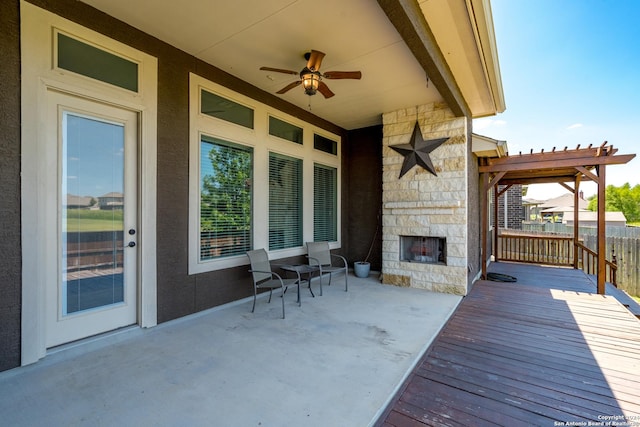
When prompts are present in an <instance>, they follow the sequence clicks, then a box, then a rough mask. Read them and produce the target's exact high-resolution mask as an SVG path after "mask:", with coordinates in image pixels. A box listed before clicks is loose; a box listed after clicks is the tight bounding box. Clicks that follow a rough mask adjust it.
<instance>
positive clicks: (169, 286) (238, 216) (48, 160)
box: [0, 0, 505, 370]
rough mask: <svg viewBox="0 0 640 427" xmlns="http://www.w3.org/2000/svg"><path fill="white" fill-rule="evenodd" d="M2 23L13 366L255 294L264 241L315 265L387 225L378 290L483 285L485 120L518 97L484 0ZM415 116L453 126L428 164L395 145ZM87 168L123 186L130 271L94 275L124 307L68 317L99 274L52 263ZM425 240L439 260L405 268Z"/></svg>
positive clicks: (38, 0) (404, 0)
mask: <svg viewBox="0 0 640 427" xmlns="http://www.w3.org/2000/svg"><path fill="white" fill-rule="evenodd" d="M310 13H311V14H312V16H309V14H310ZM0 25H1V26H2V29H3V36H2V37H0V49H1V51H2V52H3V60H2V62H0V81H1V82H2V90H1V91H0V96H1V97H2V103H0V109H1V110H2V114H0V116H1V117H3V120H2V121H1V122H0V133H2V135H3V138H2V140H0V151H1V152H2V168H0V190H1V191H2V194H3V215H2V223H1V227H2V233H3V239H2V240H1V241H0V253H1V254H2V257H0V258H1V259H0V269H1V270H2V272H3V275H2V276H3V280H2V283H1V284H0V291H1V293H2V299H1V300H0V323H1V324H2V328H1V329H0V348H1V349H2V351H1V352H0V370H6V369H10V368H13V367H16V366H19V365H24V364H29V363H33V362H36V361H37V360H39V359H40V358H42V357H44V356H46V354H47V350H48V349H49V348H52V347H55V346H58V345H61V344H64V343H67V342H71V341H76V340H80V339H83V338H85V337H89V336H92V335H96V334H100V333H104V332H108V331H112V330H115V329H117V328H121V327H123V326H130V325H138V326H140V327H153V326H155V325H157V324H158V323H162V322H166V321H168V320H171V319H176V318H179V317H182V316H186V315H189V314H192V313H195V312H198V311H201V310H205V309H207V308H210V307H214V306H219V305H222V304H225V303H229V302H232V301H236V300H239V299H242V298H245V297H248V296H249V295H251V293H252V287H251V278H250V275H249V273H248V272H247V270H248V259H247V257H246V256H245V252H246V250H248V249H252V248H266V249H267V250H268V251H269V256H270V259H272V260H276V261H277V262H281V263H302V262H305V257H304V255H305V253H306V250H305V245H304V242H306V241H313V240H326V241H329V242H330V245H331V248H332V249H333V250H335V251H336V252H338V253H341V254H342V255H344V256H346V257H347V258H348V259H349V261H350V262H354V261H357V260H359V259H362V258H364V256H365V255H366V254H367V251H368V247H369V245H370V243H371V239H372V238H373V236H374V235H376V231H377V230H378V229H379V228H380V229H381V233H378V234H377V235H378V236H381V239H378V240H377V241H376V242H375V248H374V251H373V253H372V256H371V261H372V268H373V269H375V270H380V271H381V273H382V278H383V281H384V283H396V284H405V285H409V286H414V287H420V288H426V289H432V290H435V291H447V292H456V293H459V294H466V292H467V290H468V287H469V286H470V285H471V283H472V282H473V280H474V278H476V277H478V274H479V272H480V268H481V262H480V259H481V253H480V231H479V230H480V209H479V205H480V195H479V194H480V188H482V187H481V185H480V183H479V166H478V157H477V155H476V154H474V152H473V150H472V147H471V145H472V144H471V139H472V137H471V134H472V119H473V118H476V117H484V116H491V115H495V114H497V113H499V112H502V111H503V110H504V108H505V106H504V99H503V93H502V85H501V79H500V71H499V65H498V58H497V49H496V46H495V39H494V33H493V22H492V16H491V8H490V5H489V1H487V0H451V1H439V2H438V1H424V2H418V1H417V0H380V1H379V2H371V1H369V0H349V1H330V2H322V3H317V2H312V1H311V0H300V1H296V2H280V1H277V0H265V1H260V2H256V1H249V0H238V1H234V2H229V4H225V5H224V6H220V5H219V2H203V1H187V2H176V1H173V0H153V1H152V0H138V1H135V2H131V1H126V2H125V1H123V0H85V1H75V0H57V1H55V2H52V1H49V0H28V1H24V0H7V1H3V2H1V3H0ZM313 49H315V50H317V51H322V52H325V53H326V56H324V57H323V56H322V55H321V54H320V53H312V54H311V57H310V58H309V59H308V60H307V59H306V58H305V57H304V54H305V52H310V51H311V50H313ZM265 66H266V67H269V68H268V69H267V70H261V67H265ZM305 66H309V67H311V68H314V70H303V68H304V67H305ZM316 68H319V69H320V70H319V71H318V70H317V69H316ZM282 70H285V71H284V72H282ZM286 70H290V71H286ZM300 70H303V71H304V72H303V73H302V75H304V76H305V77H304V82H303V81H302V76H301V75H300V73H299V72H300ZM329 71H334V73H333V74H331V73H329ZM344 71H354V72H355V71H360V72H361V73H362V78H361V79H360V80H358V79H354V78H349V79H340V77H356V75H357V73H346V74H345V73H341V72H344ZM319 78H322V82H318V79H319ZM325 84H326V85H327V86H325ZM314 85H318V86H317V92H318V93H317V94H315V95H314V96H310V95H308V94H307V93H312V92H313V91H314V90H315V89H314ZM303 86H304V87H305V89H306V92H305V89H303ZM307 86H308V87H307ZM284 89H288V90H284ZM278 92H284V93H278ZM332 93H335V96H331V97H327V98H325V96H324V95H327V96H329V95H331V94H332ZM323 94H324V95H323ZM416 123H418V124H419V134H422V137H423V138H424V139H425V140H432V139H440V138H448V139H447V140H446V141H445V142H442V144H441V145H440V146H438V147H437V148H433V150H432V151H431V152H430V153H428V155H429V158H430V160H431V161H432V163H433V168H434V170H433V172H434V173H431V172H429V171H428V170H425V169H424V168H423V167H421V166H419V165H418V166H413V167H411V168H408V169H407V170H403V164H405V158H404V157H403V155H402V154H400V153H399V152H397V151H396V150H394V149H393V148H392V146H396V145H400V144H407V143H409V142H411V137H412V132H413V130H414V126H415V125H416ZM59 130H60V132H59ZM495 148H496V150H495V151H496V153H498V152H499V151H500V150H499V149H498V147H497V145H496V147H495ZM490 151H491V150H490ZM480 155H482V154H480ZM488 155H493V154H488ZM496 155H497V154H496ZM77 171H81V173H78V172H77ZM401 171H402V172H401ZM90 175H95V176H96V177H99V178H100V180H104V181H109V185H110V188H119V187H120V186H121V185H122V184H123V183H124V189H123V190H122V193H123V194H124V197H123V198H122V199H120V198H117V199H118V200H117V201H116V200H115V198H112V200H111V202H109V203H112V204H111V205H110V206H115V205H114V204H113V203H117V204H118V207H119V208H120V207H122V208H123V215H122V217H123V218H122V219H121V221H122V224H119V227H118V228H115V225H114V229H122V230H125V233H124V235H125V238H126V241H125V245H124V246H125V247H124V248H122V246H121V245H115V244H114V247H116V246H117V248H118V249H117V250H118V251H119V252H118V254H119V257H118V259H120V260H121V259H122V258H124V262H123V264H122V263H119V264H117V265H111V266H109V265H107V266H104V268H103V270H101V271H100V272H99V273H100V274H101V275H102V276H101V277H103V278H104V276H105V275H106V274H109V275H111V279H112V280H108V282H110V283H112V284H113V283H116V282H117V290H118V292H117V295H116V294H115V293H109V295H112V294H113V295H114V296H113V298H115V299H113V300H110V301H109V302H102V301H101V302H99V303H96V304H97V305H93V306H91V307H81V306H74V307H73V308H71V304H65V303H64V301H71V297H72V295H71V294H69V292H71V291H69V289H70V288H71V287H67V286H66V284H68V283H71V282H72V281H74V280H75V281H79V280H85V279H78V278H73V277H72V276H71V275H69V276H67V275H66V273H65V272H64V271H60V270H61V269H60V268H59V266H60V265H65V262H64V260H62V262H61V261H60V260H59V259H58V258H57V257H58V254H63V257H64V254H65V251H66V250H67V247H66V246H64V245H67V244H68V243H69V242H67V241H66V240H64V239H63V237H64V236H62V235H61V234H60V230H59V224H58V219H57V215H56V212H58V211H59V209H60V208H61V206H64V205H65V204H66V203H67V195H66V194H65V191H66V188H71V187H68V186H67V184H68V183H69V182H71V181H72V180H75V179H76V178H77V177H87V176H90ZM100 188H109V187H106V186H104V185H102V183H101V184H100ZM107 206H109V204H107ZM283 206H286V209H283ZM116 220H118V221H120V215H118V216H114V218H113V221H116ZM77 234H78V236H81V237H78V238H79V239H80V240H78V245H77V247H76V250H78V251H84V250H85V248H90V246H91V245H90V243H91V242H88V241H85V240H81V238H82V239H85V238H86V239H88V237H87V236H86V235H87V234H88V233H81V232H80V233H77ZM111 234H113V235H114V237H113V238H116V237H115V236H116V235H118V234H120V238H121V235H122V233H111ZM100 235H101V237H100V238H101V239H102V238H111V237H110V236H109V233H100ZM416 238H417V239H423V238H424V239H427V238H430V239H436V241H437V242H438V244H439V245H441V246H439V248H444V249H443V250H442V252H441V253H440V256H439V257H434V258H435V260H436V262H404V261H402V253H401V252H402V246H401V243H400V241H401V240H402V239H405V240H406V239H409V241H410V240H411V239H416ZM86 250H88V249H86ZM485 258H486V257H485ZM119 262H120V261H119ZM122 265H124V268H123V267H122ZM131 266H135V267H134V268H132V267H131ZM87 280H89V279H87ZM73 283H75V284H77V283H76V282H73ZM76 288H77V289H79V291H78V292H83V291H84V289H86V288H90V287H79V286H76ZM76 296H77V295H76ZM76 299H79V298H76ZM83 300H84V299H83ZM123 302H124V304H123Z"/></svg>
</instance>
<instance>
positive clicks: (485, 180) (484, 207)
mask: <svg viewBox="0 0 640 427" xmlns="http://www.w3.org/2000/svg"><path fill="white" fill-rule="evenodd" d="M488 194H489V174H488V173H483V174H482V197H481V200H480V221H481V224H482V226H481V228H482V238H481V243H480V244H481V245H482V248H481V249H480V254H481V256H480V259H481V262H482V279H483V280H486V279H487V259H488V258H489V257H488V256H487V252H488V251H487V240H488V239H487V237H488V234H489V220H488V216H489V215H488V213H489V204H488V201H487V199H488V198H489V196H488Z"/></svg>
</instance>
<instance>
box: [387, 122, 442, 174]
mask: <svg viewBox="0 0 640 427" xmlns="http://www.w3.org/2000/svg"><path fill="white" fill-rule="evenodd" d="M448 139H449V138H448V137H447V138H438V139H429V140H426V141H425V140H424V139H423V138H422V132H420V126H419V125H418V122H416V126H415V127H414V128H413V134H412V135H411V142H410V143H409V144H400V145H391V146H390V148H393V149H394V150H395V151H397V152H398V153H400V154H402V155H403V156H404V162H403V163H402V170H401V171H400V176H399V177H398V179H400V178H402V175H404V174H405V173H407V172H409V170H410V169H411V168H412V167H414V166H415V165H420V166H422V167H423V168H424V169H426V170H428V171H429V172H431V173H432V174H433V175H435V176H438V175H437V174H436V170H435V168H434V167H433V163H431V157H429V153H431V152H432V151H433V150H435V149H436V148H438V147H439V146H441V145H442V144H444V143H445V142H446V141H447V140H448Z"/></svg>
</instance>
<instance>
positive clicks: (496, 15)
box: [474, 0, 640, 199]
mask: <svg viewBox="0 0 640 427" xmlns="http://www.w3.org/2000/svg"><path fill="white" fill-rule="evenodd" d="M491 8H492V12H493V22H494V28H495V34H496V42H497V46H498V57H499V61H500V71H501V74H502V84H503V90H504V95H505V102H506V106H507V109H506V111H505V112H504V113H502V114H499V115H497V116H494V117H490V118H484V119H476V120H474V132H475V133H478V134H481V135H486V136H488V137H491V138H495V139H500V140H506V141H507V143H508V147H509V153H510V154H512V155H513V154H517V153H518V152H519V151H522V152H523V153H524V152H527V153H528V152H530V150H531V149H533V150H534V152H540V150H541V149H545V151H548V150H551V149H552V148H553V147H556V149H560V150H561V149H564V147H565V146H567V147H569V148H570V149H572V148H576V146H577V145H578V144H581V146H582V147H586V146H588V145H589V144H593V145H594V146H599V145H601V144H602V143H603V142H604V141H609V144H611V145H613V146H614V147H615V148H618V149H619V151H618V154H631V153H635V154H638V155H639V156H640V1H638V0H608V1H606V0H535V1H534V0H491ZM606 175H607V176H606V179H607V185H609V184H613V185H616V186H620V185H622V184H624V183H626V182H628V183H629V184H631V185H632V186H633V185H636V184H640V159H638V158H635V159H634V160H632V161H631V162H630V163H628V164H627V165H625V166H610V167H607V170H606ZM581 189H583V190H584V192H585V196H589V195H593V194H595V192H596V187H595V185H594V184H593V183H584V184H582V185H581ZM566 192H567V191H566V190H565V189H563V188H562V187H561V186H559V185H557V184H551V185H544V186H539V185H538V186H534V187H532V188H531V189H530V192H529V195H528V196H529V197H533V198H541V199H547V198H549V197H553V196H555V195H561V194H564V193H566Z"/></svg>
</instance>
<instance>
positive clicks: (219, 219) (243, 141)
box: [188, 73, 341, 274]
mask: <svg viewBox="0 0 640 427" xmlns="http://www.w3.org/2000/svg"><path fill="white" fill-rule="evenodd" d="M230 100H233V101H230ZM222 110H225V111H226V112H224V113H222ZM240 112H243V113H240ZM245 113H246V115H245ZM211 115H213V117H216V118H215V119H213V118H212V116H211ZM239 117H244V118H245V119H242V120H241V119H239ZM242 123H245V124H246V125H247V126H245V125H241V126H238V124H242ZM314 134H319V135H323V137H324V138H326V139H328V140H330V144H329V145H331V146H332V147H333V145H334V144H335V147H333V148H331V149H332V150H334V149H335V150H334V151H335V152H336V154H328V153H327V152H325V151H321V150H318V149H315V148H314V145H315V144H314V137H313V136H314ZM203 135H206V136H203ZM325 143H326V142H325ZM340 152H341V151H340V136H339V135H336V134H333V133H331V132H330V131H328V130H326V129H322V128H319V127H318V126H315V125H313V124H310V123H306V122H305V121H303V120H301V119H299V118H296V117H293V116H291V115H288V114H286V113H285V112H283V111H278V110H276V109H275V108H273V107H272V106H269V105H265V104H262V103H260V102H259V101H257V100H255V99H251V98H250V97H248V96H246V95H244V94H241V93H238V92H234V91H232V90H231V89H229V88H227V87H224V86H222V85H219V84H217V83H214V82H211V81H209V80H207V79H205V78H203V77H200V76H198V75H196V74H193V73H190V74H189V253H188V257H189V274H201V273H206V272H209V271H219V270H223V269H227V268H235V267H240V266H246V265H247V263H248V258H247V256H246V251H247V250H251V249H259V248H264V249H266V250H267V251H269V252H270V254H269V258H270V259H273V260H277V259H285V258H290V257H300V256H304V254H305V253H306V248H305V246H304V242H307V241H312V240H325V241H330V242H331V248H332V249H335V248H339V247H340V244H341V242H340V218H341V215H340V208H341V207H340V186H339V185H338V183H339V180H340V164H341V155H340ZM314 170H315V172H314ZM314 177H315V182H316V184H315V187H316V190H317V194H316V195H315V198H314V193H313V190H312V188H313V187H314ZM314 203H315V205H316V208H314ZM314 211H315V222H314ZM314 228H315V230H316V232H315V234H314ZM314 236H315V239H314Z"/></svg>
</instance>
